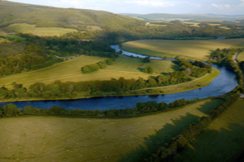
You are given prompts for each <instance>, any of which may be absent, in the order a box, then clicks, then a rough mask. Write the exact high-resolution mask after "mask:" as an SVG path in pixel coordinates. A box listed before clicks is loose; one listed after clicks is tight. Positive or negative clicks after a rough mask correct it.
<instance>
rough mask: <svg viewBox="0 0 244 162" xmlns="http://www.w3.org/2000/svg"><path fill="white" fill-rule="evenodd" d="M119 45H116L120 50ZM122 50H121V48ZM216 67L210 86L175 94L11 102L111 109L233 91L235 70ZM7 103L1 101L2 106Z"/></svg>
mask: <svg viewBox="0 0 244 162" xmlns="http://www.w3.org/2000/svg"><path fill="white" fill-rule="evenodd" d="M118 47H119V46H116V50H117V51H118V50H119V49H118ZM120 51H121V50H120ZM121 53H122V54H123V55H126V56H130V57H140V58H145V57H146V56H144V55H141V54H136V53H131V52H126V51H121ZM151 59H157V60H165V59H166V58H159V57H151ZM213 66H214V67H216V68H218V69H219V70H220V74H219V76H217V77H216V78H215V79H214V80H213V81H212V82H211V83H210V84H209V85H208V86H205V87H202V88H199V89H195V90H190V91H186V92H181V93H175V94H166V95H158V96H148V95H145V96H129V97H101V98H90V99H77V100H65V101H64V100H59V101H23V102H9V103H13V104H16V105H17V106H18V107H20V108H23V107H25V106H33V107H38V108H43V109H47V108H50V107H52V106H60V107H63V108H66V109H82V110H110V109H127V108H133V107H135V106H136V104H137V103H139V102H149V101H155V102H166V103H170V102H173V101H175V100H179V99H186V100H193V99H204V98H208V97H217V96H221V95H224V94H226V93H228V92H230V91H232V90H233V89H234V88H235V87H236V86H237V85H238V83H237V80H236V76H235V74H234V73H233V72H231V71H229V70H228V69H226V68H225V67H217V66H215V65H213ZM5 104H7V103H0V106H2V105H5Z"/></svg>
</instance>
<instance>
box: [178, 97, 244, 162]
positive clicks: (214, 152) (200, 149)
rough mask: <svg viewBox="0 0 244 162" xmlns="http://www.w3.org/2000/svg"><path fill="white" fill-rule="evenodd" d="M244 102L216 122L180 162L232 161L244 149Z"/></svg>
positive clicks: (235, 105)
mask: <svg viewBox="0 0 244 162" xmlns="http://www.w3.org/2000/svg"><path fill="white" fill-rule="evenodd" d="M243 105H244V100H239V101H237V102H236V103H234V104H233V105H232V106H231V107H230V108H228V110H226V111H225V112H224V113H223V114H222V115H221V116H220V117H218V118H217V119H216V120H214V121H213V122H212V123H211V124H210V126H209V127H208V128H207V129H206V131H205V132H204V133H203V134H201V135H200V136H199V137H198V138H197V139H196V142H195V144H194V145H193V146H192V149H188V150H187V151H185V152H184V153H183V154H182V156H181V157H180V158H179V159H178V161H179V162H183V161H185V162H188V161H189V159H191V161H199V162H201V161H215V162H223V161H232V160H233V159H232V158H233V157H236V156H240V154H241V152H242V151H243V148H244V138H243V137H244V109H243Z"/></svg>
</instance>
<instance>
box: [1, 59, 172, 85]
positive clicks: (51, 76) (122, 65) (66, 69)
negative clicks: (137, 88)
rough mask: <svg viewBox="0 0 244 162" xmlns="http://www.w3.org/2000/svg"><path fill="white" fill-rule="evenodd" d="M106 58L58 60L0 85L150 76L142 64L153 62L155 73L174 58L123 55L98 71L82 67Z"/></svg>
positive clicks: (168, 66)
mask: <svg viewBox="0 0 244 162" xmlns="http://www.w3.org/2000/svg"><path fill="white" fill-rule="evenodd" d="M105 59H106V58H102V57H94V56H79V57H75V58H72V59H70V60H68V61H65V62H62V63H58V64H55V65H52V66H49V67H46V68H43V69H38V70H34V71H30V72H23V73H20V74H14V75H10V76H6V77H2V78H0V85H6V86H9V85H11V83H12V82H13V81H15V82H18V83H22V84H23V85H25V86H29V85H31V84H34V83H36V82H43V83H51V82H54V81H56V80H60V81H62V82H66V81H73V82H78V81H90V80H110V79H111V78H116V79H118V78H120V77H124V78H126V79H132V78H134V79H137V78H139V77H142V78H145V79H147V78H148V77H149V76H150V75H152V74H147V73H143V72H140V71H139V70H138V67H141V66H151V67H152V68H153V69H155V70H154V71H155V75H156V74H159V73H161V72H170V71H172V66H173V63H172V62H171V61H152V62H150V63H148V64H143V63H142V62H141V61H140V60H139V59H133V58H127V57H119V58H118V59H117V60H116V61H115V62H114V63H113V65H110V66H107V67H106V68H105V69H101V70H99V71H97V72H93V73H89V74H83V73H81V70H80V69H81V67H83V66H85V65H89V64H94V63H97V62H99V61H102V60H105Z"/></svg>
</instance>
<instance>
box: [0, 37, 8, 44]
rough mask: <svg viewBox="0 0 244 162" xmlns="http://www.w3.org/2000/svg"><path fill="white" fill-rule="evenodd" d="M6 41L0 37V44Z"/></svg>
mask: <svg viewBox="0 0 244 162" xmlns="http://www.w3.org/2000/svg"><path fill="white" fill-rule="evenodd" d="M7 42H8V40H6V39H3V38H0V44H1V43H7Z"/></svg>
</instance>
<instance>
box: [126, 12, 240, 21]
mask: <svg viewBox="0 0 244 162" xmlns="http://www.w3.org/2000/svg"><path fill="white" fill-rule="evenodd" d="M125 15H127V16H130V17H134V18H139V19H143V20H146V21H172V20H184V21H186V20H188V21H189V20H191V21H197V22H201V21H237V20H241V19H244V15H215V14H166V13H153V14H125Z"/></svg>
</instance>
